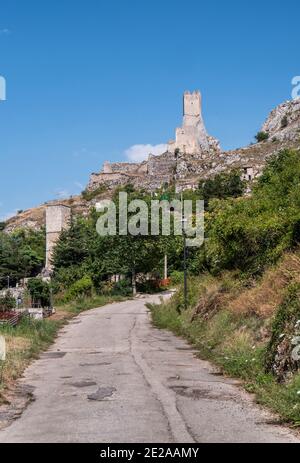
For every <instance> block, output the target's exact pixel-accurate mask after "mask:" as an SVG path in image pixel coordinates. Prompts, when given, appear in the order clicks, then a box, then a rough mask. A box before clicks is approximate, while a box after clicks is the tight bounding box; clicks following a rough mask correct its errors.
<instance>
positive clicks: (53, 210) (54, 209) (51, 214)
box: [46, 204, 71, 272]
mask: <svg viewBox="0 0 300 463" xmlns="http://www.w3.org/2000/svg"><path fill="white" fill-rule="evenodd" d="M70 223H71V208H70V207H68V206H65V205H63V204H53V205H52V204H49V205H48V206H47V208H46V270H47V271H48V272H51V271H52V263H51V259H52V255H53V250H54V247H55V245H56V243H57V240H58V239H59V235H60V234H61V232H62V230H65V229H66V228H68V227H69V226H70Z"/></svg>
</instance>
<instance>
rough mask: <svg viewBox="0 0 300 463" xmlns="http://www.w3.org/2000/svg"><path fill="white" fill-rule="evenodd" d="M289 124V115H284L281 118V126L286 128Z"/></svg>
mask: <svg viewBox="0 0 300 463" xmlns="http://www.w3.org/2000/svg"><path fill="white" fill-rule="evenodd" d="M288 125H289V121H288V118H287V116H283V118H282V119H281V128H282V129H285V128H286V127H287V126H288Z"/></svg>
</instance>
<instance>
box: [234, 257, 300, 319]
mask: <svg viewBox="0 0 300 463" xmlns="http://www.w3.org/2000/svg"><path fill="white" fill-rule="evenodd" d="M292 282H298V283H299V282H300V256H299V254H291V253H290V254H286V255H285V256H284V257H283V259H282V260H281V261H280V262H279V264H278V265H277V266H276V267H273V268H271V269H269V270H268V271H267V272H266V273H265V274H264V276H263V277H262V279H261V280H260V281H259V282H258V283H257V284H256V285H255V287H253V288H250V289H246V290H244V291H243V292H242V293H241V294H240V295H239V296H238V297H236V298H235V299H234V300H232V301H230V302H229V304H228V308H229V309H230V310H231V311H233V312H235V313H238V314H244V315H246V314H255V315H257V316H259V317H262V318H269V317H270V316H272V315H273V314H274V313H275V311H276V308H277V307H278V305H279V304H281V303H282V300H283V295H284V289H285V287H286V286H287V285H289V284H290V283H292Z"/></svg>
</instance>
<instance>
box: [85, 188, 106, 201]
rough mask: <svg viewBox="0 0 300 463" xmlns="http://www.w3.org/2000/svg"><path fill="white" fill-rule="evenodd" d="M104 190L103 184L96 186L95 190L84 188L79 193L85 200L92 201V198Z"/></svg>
mask: <svg viewBox="0 0 300 463" xmlns="http://www.w3.org/2000/svg"><path fill="white" fill-rule="evenodd" d="M105 191H107V187H106V186H105V185H100V186H99V187H98V188H96V190H84V191H83V192H82V193H81V196H82V197H83V199H85V200H86V201H92V199H94V198H97V196H99V195H101V194H102V193H104V192H105Z"/></svg>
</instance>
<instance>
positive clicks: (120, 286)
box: [112, 279, 132, 297]
mask: <svg viewBox="0 0 300 463" xmlns="http://www.w3.org/2000/svg"><path fill="white" fill-rule="evenodd" d="M112 294H113V295H114V296H118V295H120V296H125V297H126V296H131V295H132V285H131V282H130V281H129V280H126V279H125V280H120V281H118V283H115V285H114V286H113V288H112Z"/></svg>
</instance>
